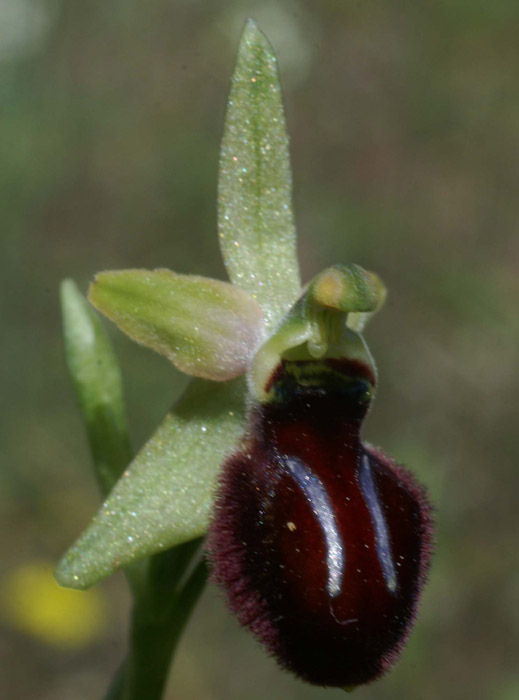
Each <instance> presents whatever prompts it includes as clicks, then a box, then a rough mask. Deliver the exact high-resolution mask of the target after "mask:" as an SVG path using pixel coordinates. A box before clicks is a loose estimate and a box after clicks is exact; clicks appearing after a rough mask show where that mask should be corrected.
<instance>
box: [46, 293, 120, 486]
mask: <svg viewBox="0 0 519 700" xmlns="http://www.w3.org/2000/svg"><path fill="white" fill-rule="evenodd" d="M60 296H61V308H62V316H63V334H64V339H65V356H66V360H67V366H68V369H69V373H70V376H71V378H72V382H73V384H74V388H75V390H76V394H77V397H78V401H79V406H80V409H81V413H82V415H83V418H84V420H85V425H86V430H87V435H88V440H89V443H90V449H91V452H92V458H93V463H94V470H95V473H96V477H97V480H98V482H99V486H100V488H101V491H102V492H103V493H104V494H106V493H108V492H109V491H110V489H111V488H112V487H113V485H114V484H115V482H116V481H117V479H118V478H119V477H120V475H121V474H122V472H123V471H124V469H125V468H126V467H127V465H128V464H129V462H130V460H131V458H132V449H131V446H130V439H129V435H128V428H127V423H126V412H125V407H124V399H123V388H122V380H121V372H120V370H119V365H118V362H117V358H116V356H115V353H114V351H113V348H112V345H111V343H110V341H109V339H108V336H107V335H106V333H105V331H104V329H103V327H102V325H101V323H100V321H99V319H98V317H97V315H96V313H95V311H94V310H93V309H92V307H91V306H90V304H88V303H87V301H86V299H85V298H84V297H83V295H82V294H81V293H80V291H79V290H78V288H77V286H76V285H75V283H74V282H73V281H72V280H64V281H63V282H62V284H61V295H60Z"/></svg>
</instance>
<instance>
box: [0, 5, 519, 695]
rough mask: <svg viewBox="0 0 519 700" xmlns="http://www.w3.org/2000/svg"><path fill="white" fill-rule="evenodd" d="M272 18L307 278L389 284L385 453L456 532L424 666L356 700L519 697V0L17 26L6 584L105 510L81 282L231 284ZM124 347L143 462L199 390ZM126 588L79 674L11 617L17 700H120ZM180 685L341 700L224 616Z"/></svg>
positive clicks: (8, 634) (424, 641)
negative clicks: (92, 459) (242, 84)
mask: <svg viewBox="0 0 519 700" xmlns="http://www.w3.org/2000/svg"><path fill="white" fill-rule="evenodd" d="M248 15H252V16H254V17H255V18H256V19H257V20H258V22H259V23H260V25H261V27H262V29H263V30H264V31H265V33H266V34H267V35H268V36H269V38H270V40H271V41H272V43H273V44H274V47H275V49H276V51H277V54H278V58H279V63H280V67H281V77H282V82H283V86H284V95H285V103H286V108H287V117H288V126H289V130H290V133H291V137H292V161H293V166H294V180H295V211H296V223H297V226H298V232H299V249H300V255H301V258H302V261H303V272H304V280H305V281H307V280H308V279H309V278H310V277H312V276H313V275H314V274H315V273H316V272H317V271H318V270H320V269H322V268H324V267H326V266H327V265H331V264H334V263H337V262H356V263H359V264H360V265H363V266H364V267H366V268H368V269H371V270H375V271H377V272H378V273H379V274H380V276H381V277H382V279H384V281H385V283H386V284H387V286H388V289H389V295H388V301H387V305H386V307H385V309H384V312H383V313H382V314H379V315H378V316H377V318H376V320H375V321H374V322H373V324H371V326H370V327H369V329H368V332H367V337H368V340H369V343H370V347H371V348H372V350H373V353H374V355H375V357H376V358H377V364H378V367H379V374H380V386H379V390H378V395H377V400H376V402H375V405H374V408H373V412H372V415H371V417H370V420H369V424H368V426H367V428H366V431H365V438H366V439H368V440H371V441H372V442H374V443H379V444H383V445H384V447H385V448H386V449H387V451H388V452H389V453H390V454H394V455H395V456H396V457H398V458H399V459H400V460H401V461H402V462H404V463H406V464H408V465H409V466H411V467H412V468H413V470H414V471H416V472H417V474H419V476H420V480H421V481H424V482H425V483H427V484H428V485H429V487H430V491H431V493H432V497H433V500H434V501H435V502H436V504H437V508H438V523H439V524H438V544H437V555H436V558H435V562H434V566H433V569H432V573H431V581H430V585H429V586H428V589H427V591H426V595H425V600H424V603H423V608H422V615H421V619H420V621H419V623H418V625H417V626H416V630H415V632H414V633H413V636H412V639H411V641H410V644H409V646H408V648H407V650H406V651H405V653H404V656H403V659H402V663H401V664H399V665H398V666H397V667H396V668H395V670H394V671H393V672H392V674H391V675H390V676H389V677H388V678H387V679H386V680H384V681H381V682H379V683H377V684H376V685H373V686H371V687H368V688H365V689H362V690H359V691H357V692H358V695H359V697H361V696H362V697H363V698H366V699H370V698H373V699H375V698H376V699H377V700H392V699H394V698H398V700H417V698H420V700H437V698H439V697H447V698H455V699H456V700H465V698H467V699H469V698H470V700H488V699H489V698H498V700H501V698H502V699H503V700H509V698H512V697H515V694H514V693H516V690H514V689H516V688H517V684H518V682H519V681H518V678H517V675H516V674H517V657H518V655H519V650H518V649H517V627H518V625H519V619H518V612H517V610H518V607H517V589H518V578H517V570H516V568H515V567H514V561H515V560H516V548H517V544H516V532H517V507H516V503H515V501H516V494H517V491H518V488H519V483H518V476H517V475H518V470H517V461H518V454H517V452H518V450H517V439H516V430H517V427H516V426H517V417H518V415H517V414H518V411H517V396H518V389H519V386H518V378H517V377H518V373H517V347H518V344H519V321H518V314H517V308H516V307H517V298H518V295H519V277H518V275H517V269H518V264H519V247H518V238H517V222H518V221H519V197H518V192H517V189H518V187H519V185H518V183H519V159H518V157H517V154H518V152H519V126H518V125H519V81H518V80H517V69H516V66H517V65H518V61H519V45H518V42H517V26H518V22H519V5H518V4H517V2H516V1H515V0H496V2H493V3H488V2H487V3H484V2H482V1H480V0H476V1H474V2H471V3H467V2H461V0H441V1H439V2H434V3H416V2H415V3H413V2H410V0H402V1H400V2H397V1H395V0H389V2H382V0H376V2H370V3H367V2H363V3H339V2H331V0H321V1H320V2H316V1H314V0H311V1H310V2H307V3H297V2H295V0H293V1H291V0H279V1H278V2H259V1H257V2H253V1H252V0H251V1H249V2H238V1H237V0H235V1H232V0H226V1H223V0H215V2H212V3H207V2H201V0H198V1H195V0H192V1H191V2H177V3H171V2H169V3H168V2H164V0H149V2H146V3H133V2H122V0H110V1H106V0H104V1H103V2H101V0H93V1H92V2H83V1H80V0H54V1H52V0H23V2H22V0H3V2H1V3H0V163H1V169H0V231H1V234H2V255H1V258H0V264H1V266H2V270H1V279H2V283H3V293H2V295H1V297H0V298H1V302H0V303H1V306H2V316H1V317H2V322H3V324H4V327H3V334H2V351H3V357H2V362H1V364H0V367H1V371H2V376H1V386H2V392H1V397H2V402H3V408H4V410H3V414H2V431H3V435H2V440H1V441H0V445H1V449H2V455H1V464H2V470H1V472H0V506H1V512H0V525H1V527H0V532H1V533H2V534H1V535H0V537H1V545H2V552H3V557H2V570H1V572H0V576H2V578H3V579H4V580H6V579H7V578H8V577H9V576H10V574H11V572H12V571H14V570H16V569H17V568H18V567H19V566H22V565H25V564H26V563H27V562H31V561H33V560H36V559H41V558H45V559H47V558H51V559H55V560H57V558H58V556H59V555H60V554H61V553H62V552H63V551H64V550H65V548H66V546H67V545H69V544H70V543H71V541H72V540H73V538H74V537H75V536H76V535H77V534H78V533H79V532H80V530H81V529H82V528H83V527H84V526H85V525H86V523H87V522H88V520H89V518H90V516H91V515H92V514H93V512H94V511H95V509H96V508H97V505H98V500H97V495H96V491H95V486H94V484H93V481H92V479H91V477H90V470H89V469H88V468H87V462H88V459H89V456H88V450H87V445H86V441H85V438H84V435H83V432H82V426H81V420H80V418H79V415H78V413H77V412H76V407H75V404H74V397H73V392H72V389H71V387H70V385H69V383H68V379H67V376H66V369H65V366H64V357H63V350H62V347H61V337H60V328H59V309H58V296H57V292H58V283H59V280H61V279H62V278H63V277H67V276H73V277H75V278H76V279H78V280H79V281H80V282H81V283H82V284H83V289H84V288H85V287H86V282H87V280H89V279H90V278H91V277H92V276H93V274H94V273H95V272H96V271H98V270H100V269H107V268H112V269H117V268H132V267H147V268H154V267H170V268H173V269H175V270H177V271H178V272H181V273H182V272H190V273H195V274H203V275H207V276H212V277H220V278H223V266H222V263H221V260H220V258H219V253H218V248H217V237H216V172H217V157H218V149H219V140H220V136H221V131H222V125H223V116H224V107H225V102H226V96H227V90H228V81H229V76H230V73H231V70H232V66H233V61H234V52H235V50H236V47H237V41H238V37H239V34H240V31H241V28H242V24H243V22H244V20H245V18H246V16H248ZM113 339H114V343H115V346H116V350H117V352H118V354H119V356H120V358H121V362H122V366H123V370H124V372H125V389H126V393H127V396H128V402H129V411H130V423H131V429H132V436H133V438H134V443H135V446H136V447H138V446H139V445H140V444H142V442H143V441H144V440H145V438H146V437H147V436H148V435H149V434H150V432H151V430H152V429H153V428H154V427H155V426H156V424H157V423H158V422H159V420H160V419H161V418H162V416H163V414H164V413H165V411H166V409H167V408H168V406H169V405H170V403H171V402H172V399H173V398H174V397H175V396H176V395H177V394H178V392H179V391H180V388H181V386H183V382H184V379H183V378H181V377H180V375H179V374H178V373H176V371H175V370H174V369H173V368H172V367H171V366H170V365H169V364H168V363H167V362H166V361H165V360H163V359H161V358H159V357H158V356H157V357H154V356H153V355H152V354H151V353H149V352H147V351H146V350H143V349H141V348H139V347H137V346H136V345H134V344H132V343H130V342H129V341H126V340H125V339H124V338H123V337H122V336H120V335H117V334H115V333H114V334H113ZM100 590H101V591H102V592H103V594H104V595H105V596H107V597H108V598H109V600H110V610H111V614H110V620H109V622H110V626H111V627H112V628H113V631H112V632H110V633H109V634H108V636H107V637H106V638H105V640H104V641H102V642H97V643H95V644H94V645H90V646H88V647H84V649H83V650H81V652H78V651H77V650H75V651H72V650H69V651H66V652H58V651H56V650H55V649H54V648H51V647H50V646H46V645H45V644H43V643H41V642H39V641H38V640H37V639H36V638H33V637H30V636H26V635H25V634H23V633H22V632H21V631H20V630H19V629H16V628H15V627H14V626H13V625H12V624H11V622H10V619H11V618H10V617H9V615H8V614H7V612H6V609H5V608H2V609H1V610H0V624H1V625H2V627H1V635H2V643H1V645H0V653H1V658H0V678H1V679H2V691H3V695H4V696H5V697H16V698H17V699H19V700H29V699H32V698H34V697H38V698H41V699H42V700H62V699H63V700H64V699H68V698H70V697H74V698H78V700H83V699H84V700H90V699H91V698H95V697H101V695H102V692H103V689H104V687H105V681H106V678H107V677H108V676H109V675H110V673H111V670H112V668H113V667H114V666H115V664H116V662H117V660H118V659H120V658H122V655H123V650H124V647H125V642H124V639H123V635H124V633H125V622H124V620H125V616H126V612H127V611H126V608H125V603H126V598H125V595H124V594H123V590H124V585H123V582H122V579H121V580H118V579H114V580H112V581H110V582H109V583H108V584H107V585H105V586H104V588H101V589H100ZM13 595H16V594H14V593H13ZM12 604H14V603H12V602H11V604H10V605H12ZM19 604H20V605H21V604H22V601H21V600H20V601H19ZM514 639H515V642H516V646H515V648H514V646H513V644H514ZM173 682H174V685H173V686H172V691H171V697H177V698H182V699H186V700H190V699H191V698H193V700H194V699H196V700H220V699H221V700H231V699H234V698H236V699H237V698H239V699H240V700H241V698H244V697H246V698H248V699H250V700H256V699H257V700H263V699H264V698H265V697H269V698H271V700H278V699H279V700H281V699H283V700H305V699H308V700H309V699H310V698H321V697H322V698H325V697H342V694H341V693H339V692H335V691H330V692H327V691H320V690H316V689H313V688H309V687H306V686H304V685H302V684H300V683H298V682H297V681H294V680H292V679H291V678H290V677H288V676H287V675H285V674H283V673H281V672H280V671H278V670H277V668H276V667H275V665H274V663H273V662H272V661H271V660H269V659H267V658H266V657H265V656H264V655H263V653H262V651H261V650H259V649H258V648H257V646H256V645H255V643H254V642H253V640H251V639H249V637H248V635H246V634H245V633H243V632H241V631H240V630H238V629H237V628H236V625H235V623H234V621H233V620H232V619H231V618H230V617H229V616H227V614H226V613H225V612H224V610H223V608H222V605H221V603H220V602H219V600H218V599H217V597H216V595H215V594H214V592H213V591H208V593H207V595H206V597H205V599H204V601H203V602H202V605H201V606H200V608H199V609H198V611H197V613H196V615H195V616H194V618H193V621H192V623H191V626H190V628H189V630H188V634H187V636H186V638H185V639H184V641H183V643H182V646H181V649H180V651H179V655H178V657H177V660H176V663H175V668H174V681H173ZM173 691H175V692H173Z"/></svg>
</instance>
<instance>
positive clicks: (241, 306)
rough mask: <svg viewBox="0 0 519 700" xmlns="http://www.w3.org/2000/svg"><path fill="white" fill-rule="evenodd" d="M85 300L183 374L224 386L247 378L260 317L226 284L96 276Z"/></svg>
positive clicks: (136, 274) (124, 273)
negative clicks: (87, 299)
mask: <svg viewBox="0 0 519 700" xmlns="http://www.w3.org/2000/svg"><path fill="white" fill-rule="evenodd" d="M88 298H89V300H90V301H91V302H92V304H93V305H94V306H95V307H96V308H97V309H99V311H101V312H102V313H104V314H105V315H106V316H107V317H108V318H109V319H110V320H112V321H114V322H115V323H116V324H117V325H118V326H119V328H120V329H121V330H123V331H124V332H125V333H126V334H127V335H128V336H130V338H132V339H133V340H135V341H137V342H138V343H141V344H142V345H145V346H146V347H148V348H151V349H152V350H155V351H156V352H158V353H160V354H161V355H165V356H166V357H167V358H168V359H169V360H170V361H171V362H172V363H173V364H174V365H175V367H177V368H178V369H180V370H181V371H182V372H185V373H186V374H190V375H192V376H195V377H202V378H204V379H212V380H216V381H225V380H228V379H232V378H234V377H238V376H240V375H241V374H243V373H244V372H246V370H247V368H248V366H249V364H250V361H251V359H252V357H253V355H254V353H255V351H256V349H257V347H258V345H259V343H260V342H261V339H262V337H263V332H264V327H263V312H262V310H261V307H260V306H259V305H258V304H257V302H255V301H254V299H252V298H251V297H250V296H249V295H248V294H247V293H246V292H244V291H243V290H241V289H238V288H237V287H234V286H233V285H232V284H229V283H228V282H221V281H220V280H215V279H209V278H207V277H198V276H196V275H177V274H175V273H174V272H171V271H170V270H119V271H113V272H112V271H108V272H101V273H99V274H98V275H96V277H95V280H94V282H93V283H92V284H91V286H90V290H89V294H88Z"/></svg>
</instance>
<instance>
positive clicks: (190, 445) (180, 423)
mask: <svg viewBox="0 0 519 700" xmlns="http://www.w3.org/2000/svg"><path fill="white" fill-rule="evenodd" d="M245 394H246V384H245V380H244V379H243V378H238V379H234V380H232V381H230V382H226V383H225V384H215V383H213V382H207V381H204V380H201V379H195V380H193V381H192V382H191V383H190V384H189V386H188V388H187V390H186V392H185V393H184V395H183V396H182V398H181V399H180V400H179V402H178V403H177V404H176V406H175V407H174V408H173V409H172V410H171V411H170V412H169V413H168V415H167V416H166V418H165V420H164V421H163V423H162V424H161V426H160V427H159V428H158V430H157V432H156V433H155V434H154V435H153V437H152V438H151V439H150V441H149V442H148V443H147V444H146V445H145V446H144V447H143V449H142V450H141V451H140V452H139V454H138V455H137V457H136V458H135V460H134V461H133V462H132V463H131V465H130V466H129V468H128V469H127V471H126V472H125V473H124V474H123V476H122V478H121V479H120V480H119V481H118V483H117V484H116V486H115V487H114V489H113V490H112V492H111V493H110V495H109V497H108V498H107V500H106V501H105V503H103V505H102V507H101V508H100V510H99V511H98V513H97V515H96V516H95V517H94V519H93V521H92V523H91V524H90V525H89V527H88V528H87V530H86V531H85V532H84V534H83V535H82V536H81V537H80V538H79V540H78V541H77V542H76V543H75V544H74V546H73V547H72V548H71V549H70V550H69V551H68V552H67V553H66V554H65V556H64V557H63V559H62V560H61V562H60V563H59V565H58V567H57V570H56V578H57V580H58V582H59V583H60V584H61V585H63V586H69V587H72V588H88V587H90V586H92V585H93V584H95V583H97V582H98V581H100V580H101V579H103V578H105V577H106V576H109V575H110V574H111V573H112V572H113V571H115V570H116V569H118V568H119V567H121V566H124V565H126V564H128V563H129V562H131V561H134V560H136V559H139V558H141V557H144V556H146V555H149V554H153V553H155V552H159V551H161V550H163V549H166V548H168V547H173V546H175V545H178V544H181V543H183V542H187V541H189V540H191V539H194V538H195V537H200V536H201V535H203V534H205V532H206V530H207V527H208V523H209V517H210V513H211V504H212V498H213V493H214V489H215V485H216V481H217V475H218V472H219V470H220V467H221V465H222V462H223V460H224V459H225V458H226V457H227V456H228V455H229V454H230V453H231V452H232V451H233V449H235V447H236V446H237V445H238V444H239V441H240V438H241V435H242V432H243V429H244V425H245Z"/></svg>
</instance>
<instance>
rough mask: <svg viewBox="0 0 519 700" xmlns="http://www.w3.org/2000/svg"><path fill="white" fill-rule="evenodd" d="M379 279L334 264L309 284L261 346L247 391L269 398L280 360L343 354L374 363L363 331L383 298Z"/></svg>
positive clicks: (372, 365)
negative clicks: (270, 381) (272, 378)
mask: <svg viewBox="0 0 519 700" xmlns="http://www.w3.org/2000/svg"><path fill="white" fill-rule="evenodd" d="M385 295H386V291H385V287H384V285H383V284H382V282H381V280H380V279H379V277H378V276H377V275H376V274H375V273H373V272H368V271H367V270H364V269H363V268H362V267H360V265H355V264H345V265H334V266H332V267H329V268H327V269H326V270H323V272H321V273H319V274H318V275H317V276H316V277H314V279H313V280H312V281H311V282H310V283H309V284H308V285H307V286H306V288H305V291H304V293H303V294H302V295H301V297H300V298H299V299H298V300H297V302H296V303H295V304H294V306H292V308H291V309H290V311H289V312H288V313H287V314H286V316H285V318H284V319H283V321H282V322H281V323H280V324H279V326H278V327H277V328H276V330H275V331H274V333H273V334H272V335H271V336H270V337H269V339H268V340H267V341H265V343H264V344H263V345H262V346H261V347H260V348H259V350H258V352H257V353H256V355H255V357H254V361H253V363H252V366H251V369H250V371H249V389H250V391H251V393H252V394H253V396H255V397H256V399H257V400H259V401H263V400H265V399H267V398H268V393H269V380H270V378H271V377H272V374H273V372H274V370H275V369H276V367H277V365H278V364H279V362H280V361H281V360H282V359H290V360H316V359H324V358H345V359H348V360H353V361H359V362H362V363H363V364H364V365H366V366H367V367H369V369H370V370H371V372H372V374H373V376H374V377H376V366H375V362H374V360H373V357H372V356H371V353H370V352H369V349H368V347H367V345H366V343H365V341H364V338H363V337H362V335H361V333H360V328H361V327H363V326H364V325H365V323H366V321H367V320H368V319H369V317H371V316H372V315H373V314H374V313H376V312H377V311H378V309H379V308H380V307H381V305H382V304H383V302H384V299H385Z"/></svg>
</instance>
